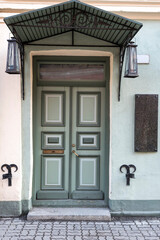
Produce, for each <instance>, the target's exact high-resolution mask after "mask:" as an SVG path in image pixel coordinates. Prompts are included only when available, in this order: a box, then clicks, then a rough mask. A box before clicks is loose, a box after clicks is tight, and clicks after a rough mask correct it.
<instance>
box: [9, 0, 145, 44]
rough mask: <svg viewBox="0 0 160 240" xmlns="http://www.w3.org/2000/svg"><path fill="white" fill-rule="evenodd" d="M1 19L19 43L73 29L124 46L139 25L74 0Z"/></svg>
mask: <svg viewBox="0 0 160 240" xmlns="http://www.w3.org/2000/svg"><path fill="white" fill-rule="evenodd" d="M4 21H5V23H6V24H7V25H8V27H9V29H10V30H11V32H12V33H13V35H14V36H15V38H16V39H17V41H19V43H22V44H25V43H30V42H33V41H36V40H40V39H44V38H48V37H52V36H56V35H58V34H61V33H65V32H69V31H76V32H79V33H82V34H85V35H88V36H92V37H94V38H98V39H100V40H103V41H106V42H110V43H113V44H115V45H117V46H125V45H126V44H127V43H128V42H129V41H130V40H131V39H132V38H133V37H134V36H135V34H136V33H137V32H138V31H139V29H140V28H141V27H142V24H141V23H139V22H136V21H133V20H130V19H127V18H124V17H121V16H119V15H116V14H113V13H111V12H107V11H104V10H102V9H99V8H96V7H93V6H91V5H87V4H84V3H82V2H79V1H77V0H73V1H68V2H64V3H61V4H56V5H53V6H50V7H46V8H42V9H38V10H35V11H30V12H26V13H22V14H18V15H14V16H11V17H7V18H5V19H4Z"/></svg>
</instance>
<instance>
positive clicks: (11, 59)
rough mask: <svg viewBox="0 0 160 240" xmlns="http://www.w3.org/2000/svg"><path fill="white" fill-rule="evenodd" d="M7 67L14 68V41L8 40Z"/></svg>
mask: <svg viewBox="0 0 160 240" xmlns="http://www.w3.org/2000/svg"><path fill="white" fill-rule="evenodd" d="M7 60H8V69H10V70H11V69H14V42H9V46H8V59H7Z"/></svg>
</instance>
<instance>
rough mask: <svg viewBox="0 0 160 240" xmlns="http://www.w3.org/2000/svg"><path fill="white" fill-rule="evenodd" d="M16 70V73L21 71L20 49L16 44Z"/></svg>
mask: <svg viewBox="0 0 160 240" xmlns="http://www.w3.org/2000/svg"><path fill="white" fill-rule="evenodd" d="M15 45H16V46H15V63H16V64H15V69H16V71H20V64H19V62H20V61H19V59H20V56H19V48H18V44H17V43H16V44H15Z"/></svg>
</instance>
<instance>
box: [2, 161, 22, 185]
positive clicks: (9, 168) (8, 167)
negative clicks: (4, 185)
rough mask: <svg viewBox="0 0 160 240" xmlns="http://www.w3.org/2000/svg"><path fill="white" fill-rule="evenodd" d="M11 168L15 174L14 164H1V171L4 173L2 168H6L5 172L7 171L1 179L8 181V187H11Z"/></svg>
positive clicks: (15, 166)
mask: <svg viewBox="0 0 160 240" xmlns="http://www.w3.org/2000/svg"><path fill="white" fill-rule="evenodd" d="M12 167H14V168H15V169H16V170H15V172H17V170H18V167H17V165H16V164H10V165H8V164H3V165H2V166H1V170H2V171H3V172H5V171H4V168H7V170H8V173H6V174H3V175H2V179H8V186H9V187H10V186H12V171H11V168H12Z"/></svg>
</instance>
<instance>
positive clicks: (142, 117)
mask: <svg viewBox="0 0 160 240" xmlns="http://www.w3.org/2000/svg"><path fill="white" fill-rule="evenodd" d="M157 124H158V95H156V94H152V95H150V94H147V95H146V94H145V95H140V94H139V95H135V151H136V152H157Z"/></svg>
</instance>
